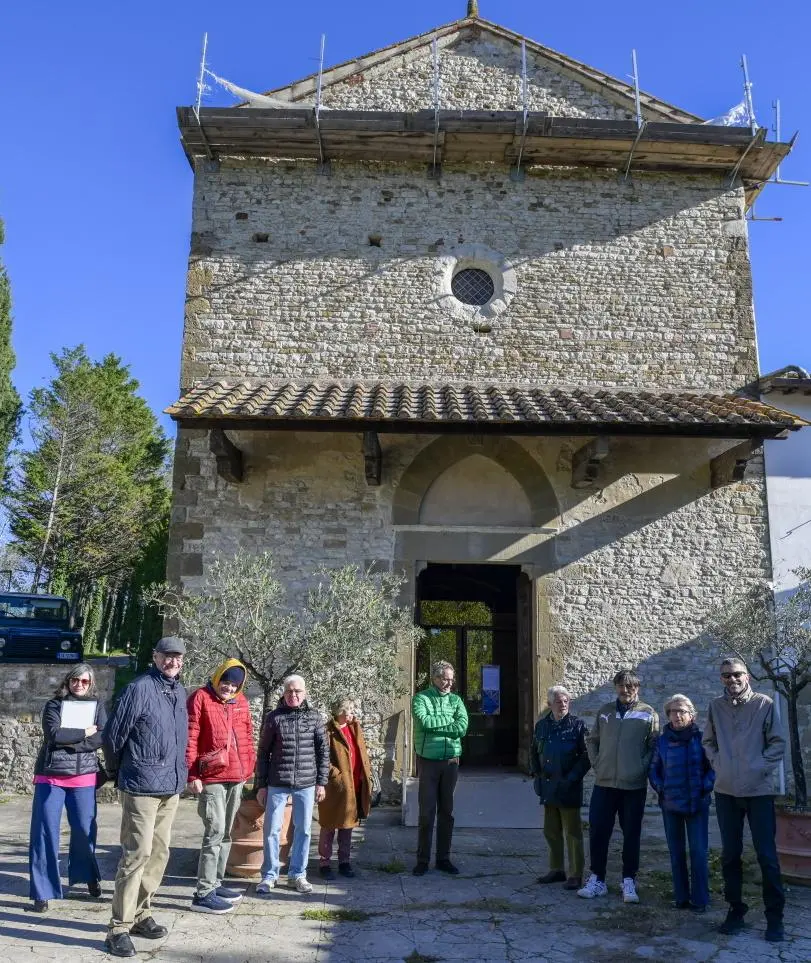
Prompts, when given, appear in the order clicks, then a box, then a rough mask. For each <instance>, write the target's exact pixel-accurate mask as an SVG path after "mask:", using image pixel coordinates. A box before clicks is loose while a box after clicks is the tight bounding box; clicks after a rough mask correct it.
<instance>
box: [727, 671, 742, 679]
mask: <svg viewBox="0 0 811 963" xmlns="http://www.w3.org/2000/svg"><path fill="white" fill-rule="evenodd" d="M745 675H746V673H745V672H722V673H721V678H722V679H742V678H743V677H744V676H745Z"/></svg>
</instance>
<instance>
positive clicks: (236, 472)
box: [208, 428, 245, 485]
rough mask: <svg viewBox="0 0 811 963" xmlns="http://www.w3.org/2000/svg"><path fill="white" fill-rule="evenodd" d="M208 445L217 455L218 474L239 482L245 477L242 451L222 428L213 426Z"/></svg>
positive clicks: (233, 481) (226, 479)
mask: <svg viewBox="0 0 811 963" xmlns="http://www.w3.org/2000/svg"><path fill="white" fill-rule="evenodd" d="M208 447H209V449H210V451H211V453H212V455H216V457H217V474H218V475H219V476H220V478H224V479H225V481H227V482H232V483H233V484H235V485H236V484H239V483H240V482H241V481H242V479H243V478H244V477H245V465H244V462H243V458H242V451H241V450H240V449H239V448H237V446H236V445H235V444H234V443H233V442H232V441H231V439H230V438H229V437H228V436H227V435H226V434H225V431H224V430H223V429H222V428H212V429H211V430H210V431H209V433H208Z"/></svg>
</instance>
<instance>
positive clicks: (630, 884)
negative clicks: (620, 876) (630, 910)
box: [622, 876, 639, 903]
mask: <svg viewBox="0 0 811 963" xmlns="http://www.w3.org/2000/svg"><path fill="white" fill-rule="evenodd" d="M622 902H623V903H638V902H639V896H638V895H637V892H636V884H635V883H634V881H633V880H632V879H631V878H630V876H626V877H625V879H624V880H623V881H622Z"/></svg>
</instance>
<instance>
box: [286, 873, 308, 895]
mask: <svg viewBox="0 0 811 963" xmlns="http://www.w3.org/2000/svg"><path fill="white" fill-rule="evenodd" d="M287 883H288V886H291V887H292V888H293V889H294V890H295V891H296V892H297V893H312V891H313V884H312V883H310V882H309V881H308V880H307V877H306V876H296V877H295V879H290V880H288V881H287Z"/></svg>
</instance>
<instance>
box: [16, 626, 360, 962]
mask: <svg viewBox="0 0 811 963" xmlns="http://www.w3.org/2000/svg"><path fill="white" fill-rule="evenodd" d="M185 654H186V643H185V641H184V640H183V639H180V638H177V637H173V636H169V637H166V638H163V639H161V640H160V641H159V642H158V643H157V645H156V646H155V650H154V652H153V664H152V665H151V666H150V667H149V669H148V670H147V671H146V672H144V673H143V674H142V675H140V676H138V677H137V678H136V679H134V680H133V681H132V682H131V683H130V684H129V685H128V686H127V687H126V688H125V689H124V690H123V692H122V693H121V696H120V697H119V699H118V700H117V702H116V704H115V706H114V708H113V711H112V713H111V715H110V718H109V719H108V718H107V716H106V713H105V709H104V704H103V702H102V701H101V699H99V696H98V693H97V691H96V680H95V675H94V672H93V668H92V666H90V665H88V664H87V663H81V664H79V665H76V666H74V667H73V668H72V669H71V670H70V672H68V674H67V676H66V677H65V679H64V681H63V683H62V684H61V685H60V686H59V688H58V689H57V691H56V692H55V694H54V698H53V699H51V700H49V701H48V702H47V703H46V705H45V707H44V709H43V714H42V729H43V741H42V748H41V749H40V752H39V755H38V758H37V761H36V766H35V776H34V784H35V785H34V801H33V806H32V811H31V836H30V845H29V870H30V894H29V895H30V898H31V899H32V900H33V907H32V908H33V909H34V910H35V911H36V912H46V911H47V909H48V902H49V900H53V899H61V898H62V883H61V879H60V872H59V825H60V821H61V817H62V812H63V810H66V811H67V817H68V822H69V826H70V830H71V835H70V849H69V853H68V881H69V883H70V885H71V886H73V885H86V886H87V889H88V893H89V894H90V895H91V896H96V897H98V896H101V893H102V890H101V873H100V872H99V866H98V863H97V860H96V855H95V849H96V790H97V788H98V786H100V785H102V784H103V783H104V782H105V781H106V780H107V779H112V780H113V781H114V782H115V784H116V786H117V788H118V789H119V791H120V800H121V834H120V842H121V858H120V861H119V864H118V869H117V871H116V876H115V883H114V890H113V900H112V913H111V919H110V923H109V926H108V931H107V937H106V939H105V945H106V948H107V951H108V952H109V953H110V954H111V955H113V956H120V957H132V956H135V955H136V951H135V947H134V945H133V942H132V939H131V936H132V935H136V936H139V937H143V938H146V939H160V938H162V937H164V936H166V935H167V932H168V931H167V929H166V927H164V926H162V925H160V924H159V923H157V922H156V921H155V919H154V917H153V916H152V908H151V904H152V898H153V896H154V894H155V892H156V891H157V889H158V886H159V885H160V882H161V880H162V878H163V874H164V871H165V869H166V865H167V862H168V860H169V845H170V839H171V830H172V824H173V821H174V818H175V814H176V812H177V808H178V802H179V799H180V793H181V792H182V791H183V790H184V789H186V788H188V789H189V790H190V791H191V792H192V793H194V794H195V795H197V797H198V808H197V811H198V813H199V815H200V818H201V820H202V823H203V837H202V841H201V845H200V856H199V861H198V868H197V883H196V886H195V892H194V895H193V896H192V899H191V905H190V908H191V909H192V910H195V911H197V912H204V913H214V914H225V913H230V912H233V910H234V909H235V908H236V905H237V903H238V902H239V901H240V900H241V899H242V897H243V895H244V894H243V891H242V890H241V889H237V888H234V887H230V886H225V885H223V877H224V876H225V871H226V864H227V862H228V856H229V853H230V850H231V831H232V829H233V825H234V820H235V817H236V813H237V809H238V808H239V804H240V802H241V800H242V789H243V786H244V783H245V781H246V780H247V779H249V778H251V777H252V776H254V774H255V781H254V786H255V788H256V789H257V800H258V801H259V803H260V804H261V805H262V806H263V807H264V808H265V821H264V859H263V864H262V870H261V873H262V879H261V882H260V883H259V884H258V886H257V888H256V890H257V893H259V894H264V895H268V894H270V893H271V891H272V890H273V889H274V887H275V886H276V885H277V881H278V879H279V872H280V839H281V832H282V826H283V819H284V811H285V806H286V803H287V799H288V797H292V802H293V805H292V822H293V839H292V843H291V848H290V858H289V867H288V884H289V885H290V886H292V887H293V888H294V889H296V890H297V891H298V892H299V893H310V892H312V885H311V884H310V883H309V881H308V880H307V861H308V856H309V848H310V824H311V821H312V815H313V808H314V805H315V803H316V802H317V803H318V818H319V824H320V835H319V839H318V854H319V873H320V875H321V876H322V877H323V878H325V879H329V878H332V877H333V876H334V873H333V870H332V867H331V862H332V853H333V847H334V843H335V835H336V833H337V836H338V872H339V873H340V874H341V875H342V876H344V877H348V878H351V877H353V876H355V873H356V871H355V869H354V868H353V866H352V862H351V846H352V830H353V828H354V827H355V826H356V825H357V824H358V822H359V820H360V818H362V817H365V816H367V815H368V813H369V808H370V805H371V794H372V775H371V767H370V764H369V756H368V752H367V750H366V744H365V742H364V738H363V731H362V729H361V727H360V725H359V723H358V721H357V719H356V718H355V703H354V701H353V699H352V698H351V697H349V696H346V697H342V698H340V699H338V700H337V701H336V702H335V703H334V705H333V706H332V707H331V719H330V720H329V722H328V723H327V724H326V725H325V724H324V721H323V719H322V716H321V713H320V712H319V711H318V710H317V709H316V708H315V707H313V706H311V705H310V703H309V702H308V701H307V691H306V685H305V682H304V680H303V679H302V678H301V676H298V675H291V676H289V677H288V678H286V679H285V680H284V683H283V695H282V698H281V699H280V700H279V703H278V705H277V706H276V707H275V708H274V709H273V710H271V711H270V712H268V713H267V714H266V715H265V717H264V719H263V722H262V728H261V734H260V737H259V748H258V752H257V750H256V749H255V748H254V737H253V725H252V722H251V713H250V706H249V704H248V700H247V699H246V697H245V695H244V693H243V688H244V685H245V682H246V677H247V673H246V669H245V666H244V665H243V664H242V663H241V662H240V661H238V660H237V659H228V660H227V661H225V662H224V663H223V664H222V665H220V666H218V667H217V668H216V669H215V670H214V671H213V672H212V673H211V677H210V679H209V681H208V683H207V684H206V685H205V686H203V687H202V688H199V689H197V690H196V691H195V692H193V693H192V694H191V695H190V696H188V695H187V693H186V690H185V688H184V686H183V684H182V683H181V681H180V674H181V671H182V668H183V658H184V656H185ZM80 702H85V703H88V705H86V706H84V707H81V706H78V707H77V706H76V705H67V706H66V703H80ZM82 708H84V709H86V710H88V712H87V714H88V715H92V716H93V721H92V723H89V719H85V720H83V721H86V722H88V723H89V724H87V725H85V726H83V727H77V726H75V725H74V726H71V725H70V724H69V723H71V722H76V721H77V720H78V719H79V718H81V715H82V713H81V709H82ZM100 749H101V750H102V751H103V757H104V764H103V765H102V764H101V763H100V761H99V752H98V751H99V750H100Z"/></svg>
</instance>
